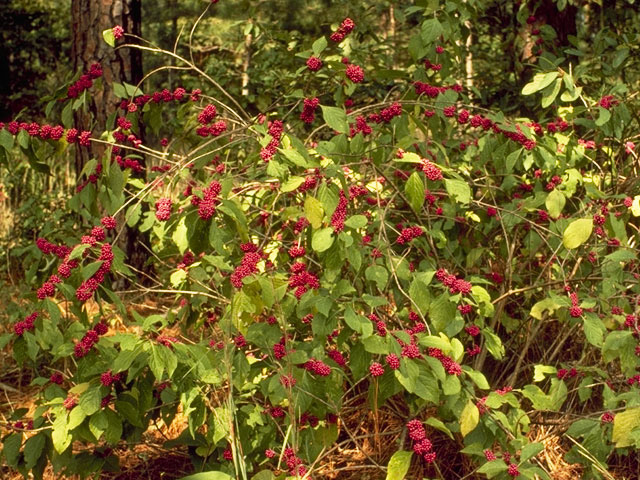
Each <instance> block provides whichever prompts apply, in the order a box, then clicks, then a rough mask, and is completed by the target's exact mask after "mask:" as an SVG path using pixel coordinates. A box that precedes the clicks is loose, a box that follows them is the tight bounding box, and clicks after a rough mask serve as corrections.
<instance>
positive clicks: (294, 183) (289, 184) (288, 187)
mask: <svg viewBox="0 0 640 480" xmlns="http://www.w3.org/2000/svg"><path fill="white" fill-rule="evenodd" d="M303 183H304V177H295V176H293V177H289V180H287V181H286V182H284V184H283V185H282V186H281V187H280V191H281V192H283V193H287V192H293V191H294V190H296V189H297V188H298V187H299V186H300V185H302V184H303Z"/></svg>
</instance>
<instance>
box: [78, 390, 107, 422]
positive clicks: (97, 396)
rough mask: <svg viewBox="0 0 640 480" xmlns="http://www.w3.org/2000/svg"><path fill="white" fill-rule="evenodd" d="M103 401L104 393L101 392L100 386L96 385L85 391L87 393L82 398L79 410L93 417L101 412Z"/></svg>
mask: <svg viewBox="0 0 640 480" xmlns="http://www.w3.org/2000/svg"><path fill="white" fill-rule="evenodd" d="M101 401H102V392H101V391H100V385H94V386H92V387H91V388H88V389H87V390H85V392H84V393H83V394H82V395H81V396H80V400H79V402H78V409H82V411H83V412H84V413H85V414H87V415H93V414H94V413H96V412H97V411H98V410H100V402H101ZM74 411H75V409H74Z"/></svg>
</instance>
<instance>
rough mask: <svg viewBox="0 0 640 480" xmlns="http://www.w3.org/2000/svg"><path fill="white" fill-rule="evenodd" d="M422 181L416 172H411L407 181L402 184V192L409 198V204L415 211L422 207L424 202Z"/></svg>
mask: <svg viewBox="0 0 640 480" xmlns="http://www.w3.org/2000/svg"><path fill="white" fill-rule="evenodd" d="M424 188H425V187H424V182H423V181H422V177H421V176H420V174H419V173H418V172H413V173H412V174H411V176H410V177H409V179H408V180H407V183H405V184H404V193H405V194H406V195H407V198H408V199H409V204H410V205H411V208H413V210H414V211H415V212H419V211H420V210H421V209H422V204H423V203H424Z"/></svg>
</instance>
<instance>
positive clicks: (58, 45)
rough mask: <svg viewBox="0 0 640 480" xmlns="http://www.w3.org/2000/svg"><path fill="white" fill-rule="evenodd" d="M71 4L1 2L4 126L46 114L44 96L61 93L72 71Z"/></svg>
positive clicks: (0, 67)
mask: <svg viewBox="0 0 640 480" xmlns="http://www.w3.org/2000/svg"><path fill="white" fill-rule="evenodd" d="M68 18H69V4H67V3H66V2H59V1H51V0H45V1H40V2H26V1H22V0H20V1H18V0H14V1H2V2H0V25H2V29H0V45H1V47H0V121H2V122H6V121H10V120H12V119H14V118H15V117H16V115H17V114H18V113H19V112H20V111H22V110H23V109H25V110H26V112H25V115H24V117H25V118H34V117H36V118H37V117H39V116H40V115H42V105H41V104H40V101H41V99H42V97H43V92H44V93H45V94H46V93H51V92H53V91H55V90H56V89H57V88H58V86H59V85H60V84H61V83H64V82H65V78H64V77H65V74H67V73H68V71H69V50H70V39H69V25H68Z"/></svg>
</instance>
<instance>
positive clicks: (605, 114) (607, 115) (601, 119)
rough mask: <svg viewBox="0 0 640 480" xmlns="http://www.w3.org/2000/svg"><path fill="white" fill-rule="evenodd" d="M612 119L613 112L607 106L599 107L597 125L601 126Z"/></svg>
mask: <svg viewBox="0 0 640 480" xmlns="http://www.w3.org/2000/svg"><path fill="white" fill-rule="evenodd" d="M610 119H611V112H610V111H609V110H607V109H606V108H602V107H598V118H597V119H596V125H597V126H598V127H601V126H602V125H604V124H605V123H607V122H608V121H609V120H610Z"/></svg>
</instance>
